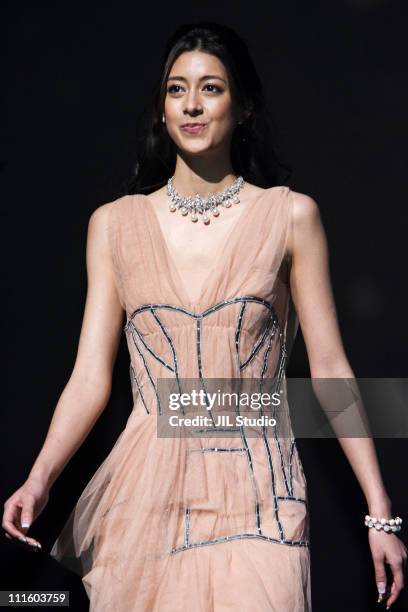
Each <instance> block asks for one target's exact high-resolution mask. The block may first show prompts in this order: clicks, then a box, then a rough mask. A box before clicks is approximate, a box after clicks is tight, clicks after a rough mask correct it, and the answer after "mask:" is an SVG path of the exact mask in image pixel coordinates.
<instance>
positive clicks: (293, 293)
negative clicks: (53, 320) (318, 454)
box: [3, 23, 407, 612]
mask: <svg viewBox="0 0 408 612" xmlns="http://www.w3.org/2000/svg"><path fill="white" fill-rule="evenodd" d="M162 74H163V77H162V82H161V86H160V88H159V92H158V96H157V99H156V100H155V104H154V113H153V123H152V126H151V130H150V132H149V133H148V135H147V139H146V147H145V151H144V154H143V155H142V156H141V157H140V162H139V164H138V171H137V176H136V179H135V183H134V185H133V187H132V190H133V191H134V192H135V193H133V195H130V194H128V195H126V196H123V197H121V198H118V199H117V200H115V201H114V202H109V203H106V204H104V205H102V206H100V207H99V208H98V209H97V210H95V211H94V213H93V214H92V216H91V218H90V222H89V229H88V242H87V268H88V281H89V282H88V284H89V286H88V295H87V301H86V307H85V314H84V320H83V326H82V330H81V337H80V342H79V348H78V355H77V359H76V363H75V367H74V370H73V373H72V376H71V378H70V380H69V382H68V384H67V386H66V388H65V390H64V392H63V394H62V395H61V398H60V400H59V402H58V405H57V407H56V410H55V413H54V416H53V419H52V422H51V425H50V429H49V432H48V435H47V438H46V441H45V443H44V446H43V448H42V450H41V452H40V454H39V456H38V458H37V460H36V461H35V463H34V465H33V467H32V469H31V472H30V475H29V477H28V479H27V481H26V482H25V483H24V484H23V485H22V487H20V488H19V489H18V490H17V491H16V492H15V493H14V494H13V495H12V496H11V497H10V498H9V499H8V500H7V502H6V504H5V512H4V518H3V528H4V529H5V530H6V532H7V534H8V536H9V537H11V538H23V539H25V540H26V541H27V542H28V543H31V544H32V545H35V544H36V540H35V539H34V538H31V537H28V536H27V535H26V534H27V530H28V529H29V527H30V525H31V524H32V522H33V520H34V519H35V518H36V517H37V516H38V515H39V514H40V512H41V511H42V510H43V508H44V506H45V504H46V503H47V501H48V497H49V491H50V488H51V487H52V485H53V483H54V482H55V480H56V479H57V477H58V475H59V474H60V473H61V471H62V470H63V468H64V466H65V465H66V464H67V462H68V461H69V459H70V458H71V457H72V455H73V454H74V452H75V451H76V450H77V449H78V447H79V446H80V444H81V443H82V442H83V440H84V439H85V437H86V435H87V434H88V433H89V431H90V430H91V428H92V426H93V425H94V423H95V421H96V420H97V418H98V417H99V415H100V414H101V412H102V410H103V409H104V407H105V405H106V403H107V401H108V398H109V395H110V389H111V375H112V369H113V364H114V361H115V357H116V351H117V346H118V342H119V339H120V334H121V332H122V326H123V322H124V321H123V314H124V311H125V313H126V325H125V327H124V331H125V333H126V338H127V342H128V347H129V353H130V375H131V384H132V391H133V398H134V406H133V410H132V412H131V414H130V416H129V419H128V422H127V424H126V428H125V429H124V431H123V432H122V433H121V435H120V436H119V438H118V440H117V441H116V443H115V445H114V447H113V449H112V451H111V453H110V454H109V455H108V457H107V458H106V459H105V461H104V462H103V463H102V465H101V466H100V467H99V469H98V470H97V472H96V473H95V475H94V476H93V478H92V480H91V481H90V482H89V483H88V485H87V487H86V488H85V490H84V491H83V493H82V495H81V497H80V499H79V500H78V503H77V504H76V507H75V508H74V509H73V511H72V513H71V516H70V518H69V520H68V522H67V523H66V525H65V527H64V529H63V531H62V533H61V534H60V536H59V537H58V538H57V540H56V542H55V543H54V546H53V548H52V550H51V555H52V556H54V557H55V558H56V559H58V560H59V561H61V562H62V563H63V564H64V565H66V566H67V567H69V568H70V569H72V570H73V571H76V572H77V573H78V574H79V575H81V576H82V580H83V583H84V585H85V588H86V590H87V593H88V595H89V598H90V606H91V609H92V610H95V611H97V612H101V611H102V610H123V611H125V610H138V611H142V610H143V611H144V610H149V611H152V610H155V611H156V610H157V611H158V610H160V612H163V611H165V610H169V611H170V610H171V611H172V612H175V611H179V610H180V611H181V610H189V611H190V610H192V611H193V610H208V611H210V610H216V611H221V610H224V609H229V610H231V609H237V610H238V609H239V610H246V611H252V610H253V611H257V612H258V611H260V610H262V611H263V610H265V611H266V610H285V612H295V611H298V612H300V611H304V610H310V609H311V591H310V556H309V552H310V551H309V544H310V542H309V535H308V520H309V516H308V503H307V488H306V479H305V477H304V473H303V469H302V464H301V461H300V458H299V456H298V453H297V449H296V444H295V440H294V438H293V435H292V432H291V428H290V422H288V421H285V419H284V418H283V417H279V418H278V419H277V421H276V420H275V427H274V428H273V427H272V433H271V428H270V427H269V425H262V426H261V427H260V428H258V429H257V428H256V427H255V428H251V427H250V426H248V427H247V426H245V425H238V426H237V427H235V428H232V430H231V431H232V432H235V435H233V436H229V437H226V436H225V434H224V436H223V437H222V436H221V437H219V433H220V432H221V433H222V432H225V431H226V430H228V428H227V427H224V428H223V427H220V426H219V425H218V423H216V422H215V419H214V418H213V419H212V420H211V418H210V417H214V416H215V412H213V410H212V409H210V407H209V405H208V404H207V405H205V410H206V411H207V413H206V415H207V417H208V419H209V424H208V422H207V421H206V422H205V427H202V428H201V429H198V430H197V429H196V430H194V431H193V430H192V431H191V432H190V435H184V434H185V433H186V431H185V429H184V425H183V424H182V425H181V426H180V427H179V432H178V433H174V432H171V428H170V427H167V429H166V428H165V430H164V435H159V432H158V424H159V421H160V418H161V417H163V416H164V417H166V414H165V413H166V410H165V408H166V403H165V402H163V401H162V393H161V392H162V391H163V388H164V390H166V389H167V388H168V387H171V386H172V385H173V383H175V387H174V385H173V386H172V387H171V388H173V389H176V390H178V391H180V390H181V389H182V386H183V385H184V383H185V382H186V381H187V379H194V380H195V381H198V384H199V387H201V388H202V389H204V390H206V391H207V392H208V391H209V389H210V386H211V385H210V383H211V380H212V379H222V380H225V379H227V380H229V381H236V380H238V381H239V384H240V385H242V384H244V383H245V382H248V381H253V380H259V379H261V380H262V381H267V380H273V381H274V385H275V386H274V387H273V388H274V389H280V388H283V389H285V367H286V365H287V358H288V351H289V346H290V344H291V342H292V341H293V332H292V331H291V329H290V327H289V325H288V320H289V317H290V313H291V312H293V311H291V305H292V301H291V300H293V303H294V305H295V306H296V312H297V314H298V317H299V321H300V324H301V328H302V332H303V335H304V338H305V342H306V346H307V351H308V356H309V360H310V369H311V373H312V377H313V378H316V379H323V378H335V379H336V378H339V379H341V378H353V372H352V370H351V367H350V365H349V363H348V361H347V358H346V355H345V352H344V349H343V345H342V341H341V338H340V333H339V328H338V323H337V319H336V312H335V306H334V301H333V295H332V291H331V286H330V278H329V267H328V251H327V244H326V238H325V233H324V229H323V227H322V223H321V220H320V216H319V211H318V207H317V204H316V202H315V201H314V200H313V199H312V198H310V197H308V196H307V195H304V194H301V193H297V192H293V191H292V190H291V189H289V188H288V187H284V186H282V185H281V184H280V183H279V182H278V179H277V176H278V175H277V171H278V169H279V166H278V163H277V160H276V158H275V156H274V155H273V152H272V149H271V148H270V146H269V142H268V138H267V134H268V131H267V130H268V126H267V123H266V122H265V120H264V117H265V109H264V106H263V97H262V89H261V85H260V82H259V79H258V77H257V74H256V71H255V69H254V66H253V64H252V61H251V59H250V56H249V54H248V50H247V48H246V46H245V44H244V43H243V42H242V41H241V40H240V39H239V37H238V36H237V35H236V34H235V33H234V32H232V31H231V30H230V29H229V28H226V27H224V26H220V25H217V24H211V23H203V24H198V25H197V26H183V27H182V28H180V29H179V30H178V31H177V32H176V33H175V34H174V36H173V37H172V38H171V39H170V41H169V43H168V46H167V49H166V60H165V63H164V67H163V73H162ZM169 168H170V171H169ZM243 177H245V180H244V179H243ZM250 181H252V182H250ZM152 183H154V184H155V185H154V186H157V185H161V187H159V188H158V189H154V190H152V188H151V187H148V185H149V184H150V185H151V184H152ZM271 184H272V186H271ZM261 185H263V186H261ZM143 192H145V193H147V195H145V193H143ZM192 194H198V196H197V197H196V198H195V199H193V201H192V202H187V201H186V200H185V199H183V198H186V197H187V196H189V195H192ZM207 194H212V196H214V197H213V199H212V200H211V198H210V199H206V197H205V196H206V195H207ZM235 202H237V203H238V204H239V205H238V206H236V205H235ZM169 204H170V206H169ZM194 204H196V207H194ZM231 204H232V205H231ZM180 212H181V213H182V214H181V215H180V214H179V213H180ZM190 220H191V221H193V222H192V223H190ZM291 334H292V337H291ZM204 381H205V382H204ZM160 383H163V388H162V389H160ZM166 383H169V384H168V386H167V387H166ZM186 384H187V383H186ZM232 384H234V383H232ZM205 401H208V398H207V399H206V400H205ZM283 401H284V408H285V406H286V407H287V404H286V403H285V402H286V400H285V397H283ZM265 412H266V411H262V415H263V416H264V415H265ZM283 413H285V411H283ZM183 414H184V411H183ZM271 414H272V415H274V416H276V412H271ZM167 416H168V415H167ZM172 416H174V415H172ZM177 418H179V422H182V421H183V419H182V418H180V412H179V413H178V417H177ZM208 419H207V420H208ZM169 422H170V419H168V421H167V425H168V424H169ZM285 427H286V428H289V429H287V431H288V432H289V435H287V433H286V435H283V431H285ZM181 432H183V433H181ZM197 432H199V433H200V435H199V436H196V435H195V436H194V435H191V434H192V433H197ZM340 442H341V444H342V447H343V449H344V452H345V454H346V456H347V458H348V460H349V461H350V464H351V466H352V468H353V470H354V472H355V474H356V477H357V479H358V481H359V483H360V485H361V487H362V490H363V492H364V494H365V496H366V500H367V507H368V512H369V514H370V515H371V517H374V516H375V517H376V518H377V517H378V518H384V519H386V520H387V521H392V522H391V523H389V522H386V523H385V524H384V525H382V526H381V527H382V528H381V529H376V528H369V531H368V535H369V544H370V548H371V552H372V556H373V560H374V565H375V578H376V582H377V585H378V590H379V594H380V596H379V597H380V599H381V598H382V596H383V595H384V596H385V593H386V589H387V587H388V589H389V587H390V585H386V580H387V578H386V573H385V566H384V563H389V564H390V565H391V569H392V572H393V583H392V585H391V588H390V589H389V592H387V594H386V603H387V606H390V605H391V604H392V603H393V602H394V601H395V600H396V599H397V597H398V595H399V592H400V590H401V588H402V586H403V575H402V565H403V563H404V562H405V560H406V556H407V551H406V548H405V546H404V544H403V543H402V542H401V540H400V539H399V538H398V537H397V535H396V531H397V530H398V529H399V525H398V523H399V521H398V520H397V521H396V522H395V519H394V518H393V517H392V514H391V501H390V499H389V497H388V495H387V493H386V490H385V486H384V484H383V482H382V479H381V475H380V470H379V467H378V463H377V458H376V455H375V451H374V446H373V443H372V440H371V439H370V438H360V439H357V438H343V439H341V440H340ZM195 451H198V452H195ZM370 524H371V525H373V523H372V522H371V523H370ZM385 527H387V529H386V528H385ZM387 530H388V533H387Z"/></svg>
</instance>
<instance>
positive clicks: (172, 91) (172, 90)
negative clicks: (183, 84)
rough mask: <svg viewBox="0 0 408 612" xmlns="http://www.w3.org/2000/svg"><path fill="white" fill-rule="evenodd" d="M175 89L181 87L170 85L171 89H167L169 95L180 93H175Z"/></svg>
mask: <svg viewBox="0 0 408 612" xmlns="http://www.w3.org/2000/svg"><path fill="white" fill-rule="evenodd" d="M175 87H180V85H170V87H168V88H167V91H168V93H178V92H177V91H176V92H174V88H175Z"/></svg>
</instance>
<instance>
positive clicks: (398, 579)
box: [386, 562, 404, 607]
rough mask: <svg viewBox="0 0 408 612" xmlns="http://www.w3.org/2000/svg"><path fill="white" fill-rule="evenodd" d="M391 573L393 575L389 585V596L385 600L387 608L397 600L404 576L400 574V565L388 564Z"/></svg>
mask: <svg viewBox="0 0 408 612" xmlns="http://www.w3.org/2000/svg"><path fill="white" fill-rule="evenodd" d="M390 567H391V571H392V574H393V582H392V585H391V592H390V593H391V594H390V597H389V598H388V599H387V602H386V603H387V607H389V606H391V605H392V604H393V603H394V601H395V600H396V599H397V597H398V595H399V594H400V592H401V591H402V589H403V587H404V575H403V573H402V563H401V562H399V563H393V564H391V563H390Z"/></svg>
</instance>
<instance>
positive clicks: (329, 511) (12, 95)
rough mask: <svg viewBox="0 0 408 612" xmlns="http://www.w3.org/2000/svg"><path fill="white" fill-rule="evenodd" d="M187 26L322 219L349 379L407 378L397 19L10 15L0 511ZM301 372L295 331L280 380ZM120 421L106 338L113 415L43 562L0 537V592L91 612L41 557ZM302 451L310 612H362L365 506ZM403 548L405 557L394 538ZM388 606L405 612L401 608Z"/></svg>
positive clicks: (384, 459) (402, 45) (323, 10)
mask: <svg viewBox="0 0 408 612" xmlns="http://www.w3.org/2000/svg"><path fill="white" fill-rule="evenodd" d="M201 18H205V19H212V20H216V21H220V22H224V23H226V24H228V25H230V26H232V27H234V28H235V29H236V30H237V31H238V33H240V34H241V35H242V36H243V37H244V38H245V40H246V41H247V42H248V44H249V46H250V49H251V51H252V55H253V57H254V59H255V62H256V64H257V66H258V70H259V72H260V74H261V77H262V80H263V82H264V85H265V89H266V92H267V95H268V100H269V104H270V107H271V110H272V112H273V114H274V117H275V120H276V123H277V124H278V127H279V129H280V131H281V134H282V138H283V142H284V146H285V151H286V152H287V157H288V159H289V161H290V162H291V164H292V166H293V168H294V176H293V179H292V181H291V184H292V187H293V188H294V189H295V190H296V191H300V192H303V193H306V194H308V195H311V196H312V197H314V198H315V199H316V201H317V202H318V204H319V207H320V211H321V215H322V218H323V223H324V225H325V229H326V232H327V236H328V241H329V247H330V265H331V273H332V282H333V290H334V294H335V299H336V304H337V310H338V316H339V322H340V326H341V332H342V337H343V341H344V345H345V348H346V353H347V355H348V358H349V361H350V364H351V366H352V368H353V371H354V373H355V375H356V376H359V377H405V376H407V367H408V366H407V363H408V362H407V341H408V326H407V323H406V312H407V300H406V267H407V266H406V264H407V258H406V207H407V197H406V194H407V192H408V190H407V187H408V185H407V180H408V178H407V171H406V161H407V156H406V144H407V140H406V135H407V129H408V120H407V110H406V109H407V108H408V84H407V64H406V57H407V36H406V24H407V11H406V10H404V2H396V1H393V0H387V1H385V0H342V1H340V0H330V2H327V1H325V2H313V1H312V0H311V1H309V2H305V1H303V0H299V1H290V0H285V1H284V2H283V1H282V2H275V1H273V0H271V1H270V2H269V3H267V4H266V5H262V4H261V3H260V2H257V1H252V2H250V3H248V2H241V3H239V4H237V3H225V4H222V3H220V2H206V3H205V4H203V5H202V4H199V3H197V4H196V5H192V3H174V2H172V3H170V4H169V5H165V4H159V3H157V2H156V3H155V2H153V3H148V4H146V3H137V2H132V3H130V2H129V3H123V2H115V3H113V2H103V1H100V2H98V3H96V2H87V3H84V4H82V5H79V4H75V3H72V2H70V3H46V2H42V3H35V2H34V3H28V2H19V3H14V4H12V5H10V6H9V10H8V21H7V25H8V32H9V38H8V41H9V42H8V54H7V69H8V70H7V73H6V75H5V77H4V78H3V81H4V80H6V88H7V94H8V98H7V99H8V139H7V140H3V142H2V144H1V147H2V150H1V165H2V181H1V201H2V209H3V228H4V230H5V231H4V232H3V241H2V242H3V247H4V253H3V261H4V262H5V266H4V268H3V269H4V273H5V277H6V278H5V279H3V283H4V284H5V285H6V291H7V294H6V301H5V302H4V301H3V304H5V306H6V308H5V312H4V314H3V317H2V320H3V323H4V330H3V338H7V348H5V351H4V352H6V355H7V369H8V379H7V380H8V385H7V396H8V398H7V399H8V402H7V408H6V407H3V408H2V411H1V428H2V454H3V457H2V480H1V497H2V500H3V501H5V499H7V497H8V496H9V495H11V493H12V492H13V491H14V490H15V489H16V488H17V487H18V486H20V484H22V482H23V481H24V479H25V478H26V476H27V475H28V472H29V469H30V467H31V465H32V463H33V461H34V459H35V457H36V455H37V453H38V452H39V450H40V448H41V445H42V442H43V440H44V437H45V435H46V432H47V429H48V425H49V421H50V418H51V415H52V412H53V409H54V407H55V404H56V402H57V400H58V397H59V395H60V393H61V392H62V390H63V388H64V386H65V384H66V382H67V381H68V378H69V375H70V373H71V370H72V367H73V364H74V360H75V355H76V350H77V344H78V339H79V330H80V325H81V321H82V313H83V306H84V301H85V296H86V269H85V240H86V230H87V223H88V219H89V216H90V214H91V213H92V211H93V210H94V209H95V208H96V207H97V206H99V205H100V204H103V203H105V202H108V201H111V200H113V199H115V198H116V197H118V194H119V192H120V189H121V188H122V184H123V181H124V180H125V179H126V178H127V176H128V174H129V172H130V171H131V169H132V161H133V155H134V150H135V131H136V125H137V120H138V116H139V115H140V112H141V111H142V110H143V108H144V106H145V105H146V104H147V101H148V100H149V98H150V96H151V94H152V87H153V85H154V84H155V82H156V80H157V78H158V67H159V62H160V59H161V55H162V52H163V46H164V41H165V39H166V38H167V36H168V35H169V34H170V33H171V32H172V31H173V29H174V27H176V26H177V25H179V24H180V23H183V22H186V21H187V22H190V21H197V20H199V19H201ZM308 373H309V370H308V364H307V356H306V352H305V347H304V344H303V340H302V338H301V335H300V334H299V335H298V338H297V341H296V344H295V347H294V349H293V353H292V357H291V361H290V364H289V368H288V370H287V375H288V376H307V375H308ZM130 408H131V395H130V382H129V379H128V358H127V354H126V348H125V345H124V338H122V344H121V348H120V352H119V356H118V360H117V363H116V367H115V375H114V387H113V392H112V396H111V400H110V402H109V405H108V407H107V409H106V410H105V412H104V413H103V415H102V416H101V418H100V419H99V421H98V422H97V424H96V426H95V428H94V429H93V431H92V432H91V434H90V435H89V437H88V438H87V440H86V442H85V443H84V444H83V446H82V447H81V449H80V450H79V451H78V453H77V454H76V455H75V456H74V458H73V459H72V460H71V462H70V463H69V464H68V466H67V467H66V469H65V470H64V472H63V474H62V475H61V477H60V478H59V480H58V481H57V482H56V484H55V485H54V487H53V489H52V491H51V498H50V501H49V503H48V505H47V507H46V509H45V510H44V511H43V513H42V515H41V516H40V517H39V518H38V519H37V521H36V522H35V524H34V526H33V527H32V528H31V529H30V531H29V533H30V534H31V535H33V536H34V537H37V538H38V539H39V540H40V541H41V542H42V544H43V549H44V551H45V554H44V553H43V554H39V555H34V554H29V553H24V552H22V551H20V550H19V549H17V548H16V547H13V545H12V544H10V543H9V542H8V541H7V540H6V539H5V538H4V537H3V541H2V542H1V561H2V562H3V563H4V567H3V569H2V570H1V572H0V581H1V589H19V590H29V589H50V590H51V589H64V590H70V598H71V608H72V609H75V610H78V611H79V610H86V609H88V606H89V603H88V599H87V597H86V594H85V591H84V589H83V587H82V583H81V581H80V578H78V577H77V576H75V575H74V574H70V573H69V572H68V571H66V570H65V569H63V568H62V567H61V566H60V565H59V564H58V563H57V562H55V561H54V560H53V559H51V558H50V557H49V556H48V555H47V551H49V549H50V547H51V545H52V543H53V541H54V540H55V538H56V536H57V534H58V533H59V530H60V529H61V528H62V526H63V524H64V521H65V519H66V518H67V516H68V513H69V511H70V510H71V508H72V507H73V505H74V503H75V500H76V499H77V497H78V496H79V495H80V493H81V491H82V489H83V487H84V486H85V484H86V483H87V481H88V480H89V479H90V477H91V476H92V474H93V473H94V471H95V470H96V468H97V467H98V465H99V464H100V463H101V462H102V460H103V459H104V458H105V456H106V455H107V453H108V452H109V450H110V448H111V447H112V446H113V444H114V442H115V440H116V438H117V436H118V435H119V433H120V432H121V430H122V428H123V427H124V424H125V422H126V418H127V416H128V413H129V410H130ZM385 409H386V407H385ZM376 446H377V449H378V454H379V458H380V462H381V467H382V471H383V475H384V479H385V484H386V487H387V490H388V492H389V495H390V497H391V499H392V502H393V511H394V514H398V515H400V516H402V517H404V516H407V520H408V500H407V495H406V489H407V486H406V477H405V470H404V469H403V467H404V463H405V458H406V452H407V445H406V442H405V440H376ZM298 448H299V452H300V454H301V457H302V461H303V464H304V468H305V472H306V477H307V481H308V486H309V497H310V508H311V551H312V593H313V610H314V612H328V611H337V610H339V611H340V610H344V609H348V610H353V611H354V610H355V611H368V610H375V609H377V608H378V607H379V606H378V604H376V603H375V602H376V587H375V579H374V572H373V564H372V559H371V555H370V551H369V547H368V542H367V533H366V528H365V527H364V525H363V517H364V514H365V513H366V511H367V508H366V504H365V499H364V496H363V495H362V492H361V490H360V488H359V485H358V483H357V481H356V479H355V477H354V475H353V473H352V471H351V468H350V466H349V465H348V462H347V460H346V458H345V456H344V454H343V453H342V451H341V448H340V446H339V444H338V442H337V440H298ZM2 503H3V502H2ZM401 537H402V539H403V540H405V541H407V539H406V534H405V533H404V530H403V531H402V532H401ZM271 571H273V568H271ZM186 609H188V608H186ZM393 609H395V610H406V609H408V598H407V595H406V593H405V592H404V593H403V595H402V596H400V599H399V600H398V601H397V603H396V604H394V606H393ZM260 612H262V611H260ZM282 612H285V611H282Z"/></svg>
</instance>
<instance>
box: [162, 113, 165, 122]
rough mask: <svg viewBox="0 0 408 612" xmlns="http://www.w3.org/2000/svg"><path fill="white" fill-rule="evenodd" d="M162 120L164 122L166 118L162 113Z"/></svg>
mask: <svg viewBox="0 0 408 612" xmlns="http://www.w3.org/2000/svg"><path fill="white" fill-rule="evenodd" d="M162 122H163V123H166V119H165V117H164V113H163V116H162Z"/></svg>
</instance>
